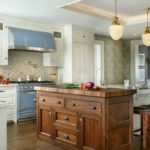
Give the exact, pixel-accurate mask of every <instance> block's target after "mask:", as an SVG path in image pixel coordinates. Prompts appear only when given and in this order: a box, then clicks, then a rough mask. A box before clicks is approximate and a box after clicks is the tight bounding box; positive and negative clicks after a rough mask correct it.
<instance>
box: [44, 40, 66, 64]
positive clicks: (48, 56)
mask: <svg viewBox="0 0 150 150" xmlns="http://www.w3.org/2000/svg"><path fill="white" fill-rule="evenodd" d="M55 42H56V52H55V53H44V54H43V66H63V64H64V53H63V42H62V41H59V40H57V39H56V40H55Z"/></svg>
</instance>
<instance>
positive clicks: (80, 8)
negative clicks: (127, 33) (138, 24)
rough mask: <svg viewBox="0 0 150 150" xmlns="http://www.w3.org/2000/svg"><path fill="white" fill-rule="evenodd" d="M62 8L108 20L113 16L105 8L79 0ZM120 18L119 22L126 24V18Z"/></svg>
mask: <svg viewBox="0 0 150 150" xmlns="http://www.w3.org/2000/svg"><path fill="white" fill-rule="evenodd" d="M63 8H65V9H69V10H74V11H77V12H81V13H84V14H88V15H91V16H95V17H98V18H103V19H106V20H109V21H111V20H112V17H113V16H114V14H113V13H111V12H108V11H105V10H102V9H99V8H96V7H93V6H90V5H87V4H83V3H81V2H78V3H74V4H71V5H65V6H63ZM120 20H121V22H123V24H126V20H125V19H124V17H120Z"/></svg>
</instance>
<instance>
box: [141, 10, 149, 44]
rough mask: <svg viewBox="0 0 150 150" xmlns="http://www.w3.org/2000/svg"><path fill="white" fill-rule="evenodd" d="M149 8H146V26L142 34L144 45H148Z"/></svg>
mask: <svg viewBox="0 0 150 150" xmlns="http://www.w3.org/2000/svg"><path fill="white" fill-rule="evenodd" d="M149 10H150V8H148V9H147V27H146V28H145V32H144V33H143V34H142V41H143V44H144V45H146V46H150V27H149V25H148V14H149Z"/></svg>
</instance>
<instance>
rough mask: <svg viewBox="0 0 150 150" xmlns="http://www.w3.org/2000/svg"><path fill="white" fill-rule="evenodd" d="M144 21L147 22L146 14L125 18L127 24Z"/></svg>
mask: <svg viewBox="0 0 150 150" xmlns="http://www.w3.org/2000/svg"><path fill="white" fill-rule="evenodd" d="M146 22H147V17H146V15H139V16H134V17H128V18H127V25H134V24H141V23H146Z"/></svg>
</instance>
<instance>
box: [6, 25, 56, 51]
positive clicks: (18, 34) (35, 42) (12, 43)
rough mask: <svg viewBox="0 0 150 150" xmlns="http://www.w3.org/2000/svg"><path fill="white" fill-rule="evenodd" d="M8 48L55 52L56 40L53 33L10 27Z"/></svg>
mask: <svg viewBox="0 0 150 150" xmlns="http://www.w3.org/2000/svg"><path fill="white" fill-rule="evenodd" d="M8 49H9V50H27V51H39V52H47V53H48V52H55V51H56V45H55V40H54V38H53V36H52V35H51V33H48V32H41V31H34V30H27V29H20V28H14V27H9V30H8Z"/></svg>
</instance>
